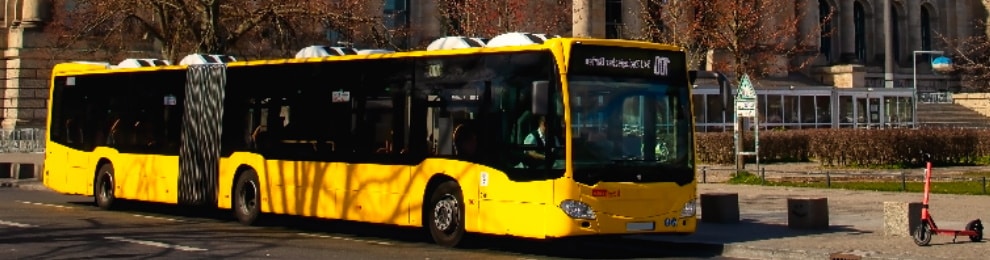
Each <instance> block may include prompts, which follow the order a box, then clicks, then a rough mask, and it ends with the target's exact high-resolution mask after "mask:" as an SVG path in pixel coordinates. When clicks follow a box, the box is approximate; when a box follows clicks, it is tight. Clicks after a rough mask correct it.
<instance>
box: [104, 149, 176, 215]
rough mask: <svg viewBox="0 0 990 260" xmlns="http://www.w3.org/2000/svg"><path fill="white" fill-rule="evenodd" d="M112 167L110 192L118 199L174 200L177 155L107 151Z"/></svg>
mask: <svg viewBox="0 0 990 260" xmlns="http://www.w3.org/2000/svg"><path fill="white" fill-rule="evenodd" d="M105 158H107V159H109V160H110V162H111V163H113V168H114V184H115V186H116V187H115V193H114V195H115V196H116V197H118V198H122V199H133V200H140V201H148V202H160V203H173V204H174V203H177V202H178V192H177V189H178V187H179V185H178V174H179V169H178V165H179V157H178V156H164V155H144V154H129V153H122V154H109V155H106V157H105Z"/></svg>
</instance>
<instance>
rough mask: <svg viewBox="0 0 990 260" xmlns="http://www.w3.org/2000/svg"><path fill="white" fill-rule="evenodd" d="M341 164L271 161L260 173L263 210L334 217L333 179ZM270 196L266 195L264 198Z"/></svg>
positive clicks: (266, 163)
mask: <svg viewBox="0 0 990 260" xmlns="http://www.w3.org/2000/svg"><path fill="white" fill-rule="evenodd" d="M340 165H341V164H340V163H326V162H295V161H278V160H268V161H266V162H265V164H264V167H263V168H261V169H260V170H258V175H259V181H261V182H262V183H261V185H262V189H263V191H262V194H263V196H262V206H263V207H262V210H263V211H265V212H271V213H277V214H292V215H301V216H312V217H324V218H335V217H334V216H336V215H338V214H335V212H336V208H337V205H336V201H335V196H334V194H335V188H334V187H333V184H334V183H333V182H332V181H331V176H332V175H334V174H341V175H342V173H338V172H339V170H335V169H338V168H340V167H341V166H340ZM265 195H267V196H265Z"/></svg>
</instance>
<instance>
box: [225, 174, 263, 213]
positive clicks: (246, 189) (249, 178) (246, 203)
mask: <svg viewBox="0 0 990 260" xmlns="http://www.w3.org/2000/svg"><path fill="white" fill-rule="evenodd" d="M260 187H261V185H259V182H258V174H257V173H256V172H255V171H254V170H246V171H244V172H243V173H241V176H240V177H238V178H237V182H236V183H234V194H233V196H232V197H233V200H234V201H233V211H234V217H235V218H237V221H238V222H241V224H244V225H248V226H250V225H254V224H255V223H257V221H258V216H260V215H261V188H260Z"/></svg>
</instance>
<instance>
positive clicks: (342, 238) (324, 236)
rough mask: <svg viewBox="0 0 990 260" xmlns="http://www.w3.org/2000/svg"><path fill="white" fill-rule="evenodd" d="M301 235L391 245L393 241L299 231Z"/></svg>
mask: <svg viewBox="0 0 990 260" xmlns="http://www.w3.org/2000/svg"><path fill="white" fill-rule="evenodd" d="M299 235H300V236H307V237H318V238H329V239H336V240H344V241H352V242H361V243H369V244H376V245H383V246H390V245H392V243H389V242H383V241H373V240H363V239H354V238H349V237H338V236H327V235H317V234H308V233H299Z"/></svg>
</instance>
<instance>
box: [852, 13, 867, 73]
mask: <svg viewBox="0 0 990 260" xmlns="http://www.w3.org/2000/svg"><path fill="white" fill-rule="evenodd" d="M853 21H854V22H855V27H856V45H855V46H856V59H858V60H859V62H860V63H864V62H866V9H865V8H863V4H862V3H860V2H856V4H854V5H853Z"/></svg>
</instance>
